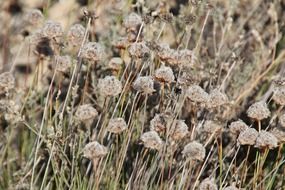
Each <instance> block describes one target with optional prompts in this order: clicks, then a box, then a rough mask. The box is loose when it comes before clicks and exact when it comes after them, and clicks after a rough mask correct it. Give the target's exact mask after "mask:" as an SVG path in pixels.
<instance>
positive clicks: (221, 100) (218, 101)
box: [207, 89, 229, 108]
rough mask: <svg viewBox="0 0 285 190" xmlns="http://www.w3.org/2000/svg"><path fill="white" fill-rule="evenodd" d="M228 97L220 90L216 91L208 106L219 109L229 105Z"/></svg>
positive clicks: (211, 94)
mask: <svg viewBox="0 0 285 190" xmlns="http://www.w3.org/2000/svg"><path fill="white" fill-rule="evenodd" d="M228 101H229V100H228V97H227V95H226V94H225V93H222V92H221V91H220V90H218V89H214V90H213V91H212V92H211V93H210V96H209V100H208V103H207V106H208V107H210V108H214V107H219V106H222V105H224V104H226V103H228Z"/></svg>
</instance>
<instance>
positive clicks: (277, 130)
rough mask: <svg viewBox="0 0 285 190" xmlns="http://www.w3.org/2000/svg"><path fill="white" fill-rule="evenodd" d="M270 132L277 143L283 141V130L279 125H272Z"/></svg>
mask: <svg viewBox="0 0 285 190" xmlns="http://www.w3.org/2000/svg"><path fill="white" fill-rule="evenodd" d="M270 133H271V134H273V135H274V136H275V137H276V138H277V139H278V142H279V143H284V142H285V130H284V129H283V128H281V127H274V128H273V129H272V130H271V131H270Z"/></svg>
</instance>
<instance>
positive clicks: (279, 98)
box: [272, 86, 285, 106]
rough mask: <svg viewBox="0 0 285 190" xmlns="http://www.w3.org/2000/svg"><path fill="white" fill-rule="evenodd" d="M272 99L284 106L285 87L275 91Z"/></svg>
mask: <svg viewBox="0 0 285 190" xmlns="http://www.w3.org/2000/svg"><path fill="white" fill-rule="evenodd" d="M272 99H273V100H274V102H275V103H277V104H279V105H282V106H284V105H285V87H284V86H281V87H277V88H275V89H274V91H273V96H272Z"/></svg>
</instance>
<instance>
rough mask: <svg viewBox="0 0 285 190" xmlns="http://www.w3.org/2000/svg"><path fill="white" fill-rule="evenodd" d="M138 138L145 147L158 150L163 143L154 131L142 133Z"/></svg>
mask: <svg viewBox="0 0 285 190" xmlns="http://www.w3.org/2000/svg"><path fill="white" fill-rule="evenodd" d="M140 140H141V141H142V142H143V144H144V146H145V147H146V148H150V149H156V150H160V149H161V147H162V145H163V141H162V140H161V138H160V137H159V135H158V133H157V132H156V131H149V132H145V133H143V134H142V136H141V138H140Z"/></svg>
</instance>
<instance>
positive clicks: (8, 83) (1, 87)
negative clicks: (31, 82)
mask: <svg viewBox="0 0 285 190" xmlns="http://www.w3.org/2000/svg"><path fill="white" fill-rule="evenodd" d="M14 87H15V78H14V76H13V75H12V73H10V72H4V73H1V74H0V93H1V94H3V93H6V92H8V91H9V90H12V89H14Z"/></svg>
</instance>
